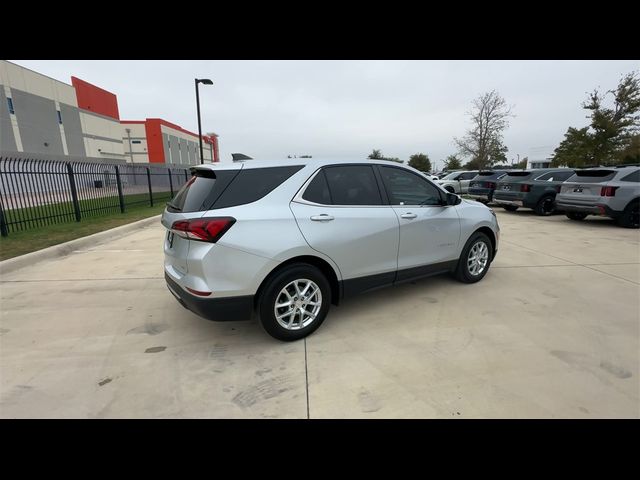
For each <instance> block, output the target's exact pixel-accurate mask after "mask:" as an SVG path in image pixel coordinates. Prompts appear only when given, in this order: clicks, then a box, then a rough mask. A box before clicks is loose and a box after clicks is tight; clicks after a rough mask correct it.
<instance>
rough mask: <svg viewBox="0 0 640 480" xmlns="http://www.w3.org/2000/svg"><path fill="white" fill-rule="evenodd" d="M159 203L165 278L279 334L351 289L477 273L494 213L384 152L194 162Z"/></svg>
mask: <svg viewBox="0 0 640 480" xmlns="http://www.w3.org/2000/svg"><path fill="white" fill-rule="evenodd" d="M192 173H193V176H192V178H191V179H190V180H189V181H188V182H187V183H186V184H185V185H184V186H183V187H182V188H181V189H180V191H179V192H178V193H177V194H176V196H175V197H174V198H173V200H172V201H171V202H170V203H169V204H167V208H166V209H165V211H164V213H163V215H162V224H163V225H164V226H165V227H166V228H167V235H166V237H165V241H164V252H165V262H164V263H165V265H164V268H165V279H166V281H167V285H168V287H169V290H170V291H171V292H172V293H173V295H174V296H175V297H176V299H177V300H178V301H179V302H180V303H181V304H182V305H183V306H184V307H186V308H188V309H189V310H191V311H193V312H195V313H196V314H198V315H200V316H202V317H205V318H208V319H211V320H221V321H224V320H247V319H250V318H251V317H252V315H253V313H254V312H257V313H258V314H259V318H260V321H261V323H262V325H263V327H264V329H265V330H266V331H267V332H268V333H269V334H270V335H272V336H273V337H275V338H278V339H281V340H296V339H299V338H303V337H305V336H306V335H309V334H310V333H312V332H313V331H314V330H315V329H317V328H318V327H319V326H320V324H321V323H322V322H323V320H324V319H325V317H326V315H327V312H328V310H329V306H330V305H331V304H334V305H337V304H338V303H339V302H340V301H342V300H343V299H345V298H347V297H349V296H352V295H354V294H357V293H361V292H365V291H370V290H374V289H377V288H380V287H385V286H390V285H394V284H397V283H401V282H405V281H410V280H414V279H416V278H420V277H424V276H429V275H435V274H440V273H446V272H451V273H453V274H454V275H455V276H456V278H458V279H459V280H460V281H462V282H466V283H474V282H477V281H479V280H481V279H482V278H483V277H484V276H485V275H486V273H487V270H488V269H489V266H490V265H491V262H492V260H493V258H494V257H495V255H496V252H497V250H498V240H499V227H498V222H497V220H496V217H495V214H494V213H493V211H492V210H491V209H489V208H487V207H486V206H485V205H482V204H481V203H478V202H474V201H468V200H462V199H461V198H460V197H458V196H457V195H454V194H451V193H448V192H446V191H444V190H443V189H442V188H440V187H439V186H437V185H436V184H435V183H433V182H432V181H430V180H429V179H428V178H427V177H426V176H425V175H424V174H422V173H420V172H419V171H417V170H414V169H413V168H410V167H406V166H401V165H394V164H390V163H389V162H386V161H376V160H366V161H361V162H349V163H345V162H343V163H340V162H336V161H321V160H318V159H291V160H283V161H278V162H275V161H270V162H265V161H257V160H248V161H246V162H242V163H233V164H218V165H202V166H198V167H194V168H193V169H192Z"/></svg>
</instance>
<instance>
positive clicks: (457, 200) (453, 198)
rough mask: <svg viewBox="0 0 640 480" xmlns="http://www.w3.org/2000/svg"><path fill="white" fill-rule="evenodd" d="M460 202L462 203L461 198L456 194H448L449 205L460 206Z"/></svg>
mask: <svg viewBox="0 0 640 480" xmlns="http://www.w3.org/2000/svg"><path fill="white" fill-rule="evenodd" d="M460 202H462V199H461V198H460V196H458V195H456V194H455V193H447V203H446V204H447V205H458V204H459V203H460Z"/></svg>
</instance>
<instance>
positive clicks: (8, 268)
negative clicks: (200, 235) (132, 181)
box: [0, 215, 162, 275]
mask: <svg viewBox="0 0 640 480" xmlns="http://www.w3.org/2000/svg"><path fill="white" fill-rule="evenodd" d="M160 217H162V215H155V216H153V217H149V218H144V219H142V220H138V221H137V222H133V223H127V224H126V225H121V226H119V227H115V228H111V229H109V230H104V231H102V232H98V233H94V234H92V235H87V236H86V237H81V238H76V239H75V240H69V241H68V242H64V243H59V244H58V245H53V246H51V247H47V248H43V249H42V250H36V251H35V252H31V253H26V254H24V255H20V256H18V257H14V258H9V259H7V260H3V261H2V262H0V274H2V275H4V274H7V273H11V272H14V271H15V270H19V269H21V268H24V267H30V266H32V265H34V264H36V263H38V262H42V261H44V260H50V259H52V258H57V257H63V256H65V255H69V254H70V253H71V252H73V251H74V250H80V249H82V248H83V247H87V246H94V245H97V244H101V243H104V242H107V241H109V240H115V239H116V238H120V237H123V236H125V235H127V234H129V233H131V232H133V231H135V230H138V229H140V228H144V227H147V226H149V225H152V224H154V223H155V222H157V221H158V220H159V219H160Z"/></svg>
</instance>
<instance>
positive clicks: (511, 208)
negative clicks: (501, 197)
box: [502, 205, 518, 212]
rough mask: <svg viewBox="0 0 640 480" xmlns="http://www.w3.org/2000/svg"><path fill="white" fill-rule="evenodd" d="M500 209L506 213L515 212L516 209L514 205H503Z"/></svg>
mask: <svg viewBox="0 0 640 480" xmlns="http://www.w3.org/2000/svg"><path fill="white" fill-rule="evenodd" d="M502 208H504V209H505V210H506V211H507V212H515V211H516V210H517V209H518V207H517V206H516V205H503V206H502Z"/></svg>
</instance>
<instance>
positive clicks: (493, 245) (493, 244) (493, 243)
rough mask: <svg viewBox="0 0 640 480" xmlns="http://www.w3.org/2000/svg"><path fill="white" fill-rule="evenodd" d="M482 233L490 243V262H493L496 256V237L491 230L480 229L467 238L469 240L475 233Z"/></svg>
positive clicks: (486, 228)
mask: <svg viewBox="0 0 640 480" xmlns="http://www.w3.org/2000/svg"><path fill="white" fill-rule="evenodd" d="M478 232H480V233H484V234H485V235H486V236H487V237H489V240H490V241H491V261H493V258H494V257H495V256H496V235H495V233H493V230H491V228H489V227H486V226H485V227H480V228H478V229H476V230H474V232H473V233H472V234H471V235H470V236H469V238H471V236H473V235H475V234H476V233H478Z"/></svg>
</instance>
